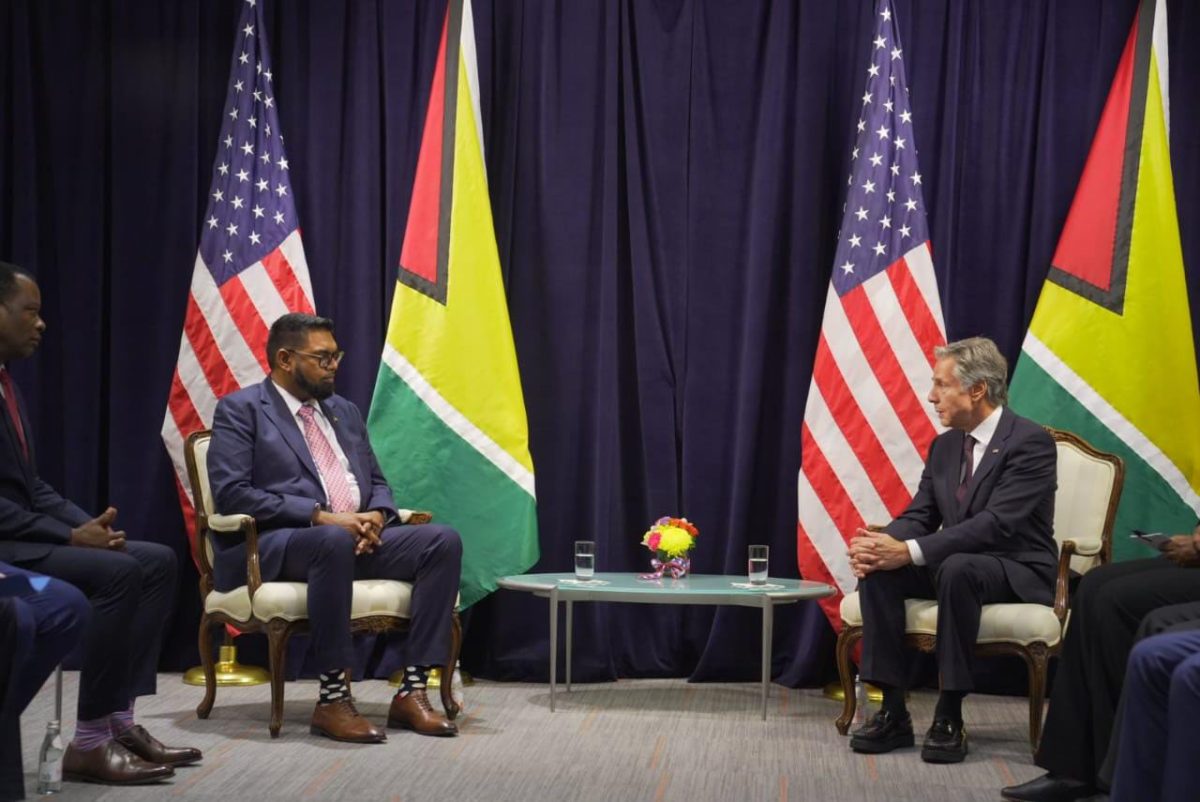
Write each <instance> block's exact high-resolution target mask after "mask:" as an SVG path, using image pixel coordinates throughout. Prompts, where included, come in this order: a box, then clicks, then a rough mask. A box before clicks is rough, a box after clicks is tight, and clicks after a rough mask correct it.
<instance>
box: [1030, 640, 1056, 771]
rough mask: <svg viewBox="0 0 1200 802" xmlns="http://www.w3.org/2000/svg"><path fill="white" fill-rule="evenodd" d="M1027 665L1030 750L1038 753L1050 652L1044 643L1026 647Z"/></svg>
mask: <svg viewBox="0 0 1200 802" xmlns="http://www.w3.org/2000/svg"><path fill="white" fill-rule="evenodd" d="M1025 654H1026V656H1025V664H1026V665H1027V666H1028V667H1029V748H1030V749H1031V750H1032V751H1034V752H1036V751H1037V748H1038V741H1040V740H1041V738H1042V714H1043V712H1044V703H1045V701H1046V667H1047V664H1048V663H1049V658H1050V655H1049V650H1048V649H1047V648H1046V644H1044V643H1031V644H1029V646H1027V647H1026V652H1025Z"/></svg>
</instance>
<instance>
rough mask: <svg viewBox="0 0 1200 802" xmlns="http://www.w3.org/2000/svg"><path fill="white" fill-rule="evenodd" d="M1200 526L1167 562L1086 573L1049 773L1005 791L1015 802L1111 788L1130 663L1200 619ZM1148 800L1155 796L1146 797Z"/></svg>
mask: <svg viewBox="0 0 1200 802" xmlns="http://www.w3.org/2000/svg"><path fill="white" fill-rule="evenodd" d="M1196 605H1200V525H1198V526H1197V527H1196V528H1195V530H1193V532H1192V533H1191V534H1188V535H1175V536H1174V537H1172V538H1171V542H1170V543H1169V544H1168V545H1167V547H1166V550H1165V553H1164V555H1163V556H1161V557H1151V558H1149V559H1143V560H1130V561H1127V562H1118V563H1109V564H1108V565H1102V566H1100V567H1098V568H1095V569H1093V570H1091V571H1088V572H1087V573H1086V574H1084V576H1083V579H1082V580H1081V581H1080V583H1079V588H1078V589H1077V590H1076V591H1075V594H1074V596H1073V598H1072V600H1071V625H1070V626H1069V627H1067V635H1066V638H1065V639H1064V640H1063V647H1062V653H1061V655H1060V657H1059V660H1058V666H1057V669H1056V673H1055V679H1054V688H1053V690H1052V691H1051V694H1050V708H1049V710H1048V711H1047V713H1046V724H1045V727H1044V728H1043V729H1042V740H1041V743H1040V744H1039V745H1038V749H1037V752H1036V753H1035V754H1034V763H1036V764H1037V765H1038V766H1041V767H1042V768H1044V769H1046V771H1047V773H1046V774H1044V775H1042V776H1041V777H1037V778H1035V779H1033V780H1030V781H1029V782H1026V783H1022V784H1020V785H1014V786H1010V787H1008V788H1004V789H1002V790H1001V796H1002V797H1003V798H1004V799H1007V800H1011V801H1012V802H1071V801H1072V800H1075V799H1083V798H1086V797H1088V796H1092V795H1093V794H1095V793H1096V792H1097V791H1098V790H1103V789H1104V788H1105V787H1107V786H1108V782H1107V781H1106V780H1107V778H1106V776H1105V773H1104V771H1102V769H1103V767H1104V764H1105V757H1106V755H1107V754H1108V753H1109V751H1110V749H1115V750H1116V752H1115V754H1114V757H1113V758H1110V759H1109V762H1110V763H1111V761H1112V759H1119V756H1120V755H1121V754H1123V753H1124V751H1125V745H1126V742H1127V740H1128V737H1129V736H1124V735H1122V736H1121V737H1120V738H1116V737H1115V736H1114V727H1115V722H1116V714H1117V709H1118V704H1119V702H1120V699H1121V687H1122V685H1123V683H1124V681H1125V671H1126V664H1127V661H1128V659H1129V654H1130V652H1131V651H1132V650H1133V647H1134V644H1135V643H1136V642H1138V641H1139V640H1141V639H1143V638H1145V637H1146V636H1148V635H1152V634H1154V633H1156V632H1162V631H1165V630H1168V629H1171V628H1174V627H1176V626H1181V625H1184V623H1185V622H1186V621H1187V620H1188V619H1189V618H1191V617H1194V616H1193V613H1192V611H1194V612H1195V614H1196V615H1200V606H1196ZM1145 798H1147V799H1149V798H1151V797H1145Z"/></svg>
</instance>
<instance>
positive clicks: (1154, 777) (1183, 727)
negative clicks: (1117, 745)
mask: <svg viewBox="0 0 1200 802" xmlns="http://www.w3.org/2000/svg"><path fill="white" fill-rule="evenodd" d="M1123 699H1124V701H1125V704H1124V705H1123V706H1122V711H1123V715H1122V718H1121V730H1122V733H1123V735H1124V738H1123V742H1122V745H1121V754H1120V757H1119V758H1118V759H1117V771H1116V776H1115V777H1114V779H1113V788H1112V798H1113V799H1114V800H1137V799H1155V800H1163V801H1164V802H1175V800H1184V801H1186V800H1193V799H1195V798H1196V791H1197V789H1198V788H1200V762H1197V761H1196V756H1195V743H1194V740H1193V738H1194V736H1195V732H1196V721H1197V720H1198V719H1200V631H1196V630H1192V631H1185V632H1170V633H1166V634H1162V635H1155V636H1153V637H1150V638H1147V639H1146V640H1143V641H1141V642H1139V643H1138V644H1137V646H1135V647H1134V649H1133V652H1132V654H1130V656H1129V668H1128V672H1127V673H1126V675H1125V686H1124V695H1123Z"/></svg>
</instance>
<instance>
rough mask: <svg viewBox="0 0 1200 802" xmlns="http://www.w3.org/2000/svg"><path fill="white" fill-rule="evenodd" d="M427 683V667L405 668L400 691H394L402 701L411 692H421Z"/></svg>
mask: <svg viewBox="0 0 1200 802" xmlns="http://www.w3.org/2000/svg"><path fill="white" fill-rule="evenodd" d="M428 681H429V666H405V667H404V680H403V681H402V682H401V683H400V690H398V691H396V695H397V696H399V697H400V698H401V699H403V698H404V697H405V696H408V695H409V694H410V693H412V692H413V691H423V690H425V683H427V682H428Z"/></svg>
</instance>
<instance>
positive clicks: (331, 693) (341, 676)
mask: <svg viewBox="0 0 1200 802" xmlns="http://www.w3.org/2000/svg"><path fill="white" fill-rule="evenodd" d="M349 698H350V689H349V688H348V687H346V670H345V669H344V668H335V669H334V670H332V671H326V672H325V673H324V674H322V675H321V701H320V703H321V704H323V705H327V704H331V703H333V702H339V701H341V700H342V699H349Z"/></svg>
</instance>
